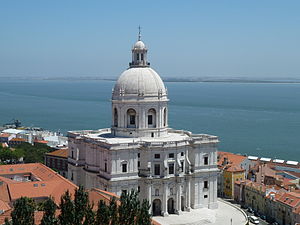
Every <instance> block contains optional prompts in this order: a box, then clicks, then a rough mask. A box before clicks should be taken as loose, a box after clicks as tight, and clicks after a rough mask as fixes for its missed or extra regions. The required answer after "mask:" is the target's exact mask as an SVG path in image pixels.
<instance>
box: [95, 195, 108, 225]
mask: <svg viewBox="0 0 300 225" xmlns="http://www.w3.org/2000/svg"><path fill="white" fill-rule="evenodd" d="M109 221H110V219H109V209H108V207H107V205H106V204H105V202H104V201H103V200H100V201H99V203H98V210H97V215H96V225H107V224H109Z"/></svg>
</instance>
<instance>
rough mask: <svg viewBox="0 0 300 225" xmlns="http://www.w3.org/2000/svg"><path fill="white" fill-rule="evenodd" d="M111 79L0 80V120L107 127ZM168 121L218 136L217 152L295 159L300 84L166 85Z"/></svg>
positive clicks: (63, 127) (64, 127) (299, 150)
mask: <svg viewBox="0 0 300 225" xmlns="http://www.w3.org/2000/svg"><path fill="white" fill-rule="evenodd" d="M113 85H114V82H110V81H3V80H1V79H0V103H1V104H0V124H3V123H7V122H10V121H11V119H13V118H17V119H20V120H21V121H22V122H23V125H27V126H31V125H32V126H40V127H43V128H44V129H49V130H60V131H62V132H66V131H68V130H76V129H97V128H103V127H109V126H110V121H111V114H110V113H111V108H110V97H111V90H112V87H113ZM166 86H167V88H168V92H169V98H170V104H169V124H170V126H171V127H173V128H176V129H186V130H191V131H193V132H196V133H209V134H214V135H218V136H219V137H220V140H221V144H220V150H224V151H232V152H236V153H247V154H252V155H260V156H266V157H279V158H283V159H290V160H298V161H300V143H299V140H300V101H299V100H300V84H239V83H166Z"/></svg>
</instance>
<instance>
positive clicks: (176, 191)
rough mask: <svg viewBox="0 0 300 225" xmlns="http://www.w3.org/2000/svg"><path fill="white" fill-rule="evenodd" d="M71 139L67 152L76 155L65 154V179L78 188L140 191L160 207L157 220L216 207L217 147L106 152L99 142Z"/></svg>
mask: <svg viewBox="0 0 300 225" xmlns="http://www.w3.org/2000/svg"><path fill="white" fill-rule="evenodd" d="M69 139H70V141H69V143H70V145H69V149H71V151H74V153H73V154H72V153H71V151H70V153H69V160H68V161H69V167H68V168H69V174H68V177H69V179H70V180H72V181H73V182H74V183H75V184H77V185H83V186H85V187H86V188H88V189H90V188H93V187H96V188H100V189H103V190H107V191H110V192H113V193H115V194H117V195H121V193H122V191H127V192H129V191H130V190H131V189H135V190H140V198H142V199H148V200H149V202H150V203H151V204H152V205H154V201H155V202H160V214H161V215H167V214H168V213H180V212H181V211H182V210H184V211H189V210H190V208H201V207H208V208H217V175H218V169H217V165H216V163H217V152H216V151H217V147H216V145H215V144H194V145H190V144H189V143H188V142H186V141H182V142H181V143H178V144H176V145H175V144H172V145H170V146H164V148H162V147H156V146H149V147H143V148H135V147H132V146H130V145H128V144H125V145H122V144H118V145H116V146H114V148H111V149H109V150H108V149H107V148H105V147H104V146H103V144H104V143H102V142H98V144H97V143H96V142H94V143H91V142H89V140H85V139H76V140H75V139H73V138H72V137H70V138H69ZM158 155H159V157H157V156H158ZM205 157H208V160H205ZM206 162H207V164H206ZM105 163H106V167H107V168H106V169H105V167H104V165H105ZM124 165H126V168H127V169H126V172H124V171H123V169H124ZM156 165H159V173H158V174H155V172H158V171H155V167H156ZM171 165H173V172H171V171H172V166H171ZM72 178H73V179H72ZM205 186H206V187H205ZM151 210H152V209H151Z"/></svg>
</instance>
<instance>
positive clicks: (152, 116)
mask: <svg viewBox="0 0 300 225" xmlns="http://www.w3.org/2000/svg"><path fill="white" fill-rule="evenodd" d="M147 119H148V127H150V128H154V127H156V111H155V109H153V108H152V109H149V110H148V116H147Z"/></svg>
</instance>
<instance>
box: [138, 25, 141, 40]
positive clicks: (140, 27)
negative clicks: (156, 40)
mask: <svg viewBox="0 0 300 225" xmlns="http://www.w3.org/2000/svg"><path fill="white" fill-rule="evenodd" d="M141 36H142V35H141V26H139V39H138V40H139V41H140V40H141Z"/></svg>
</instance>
